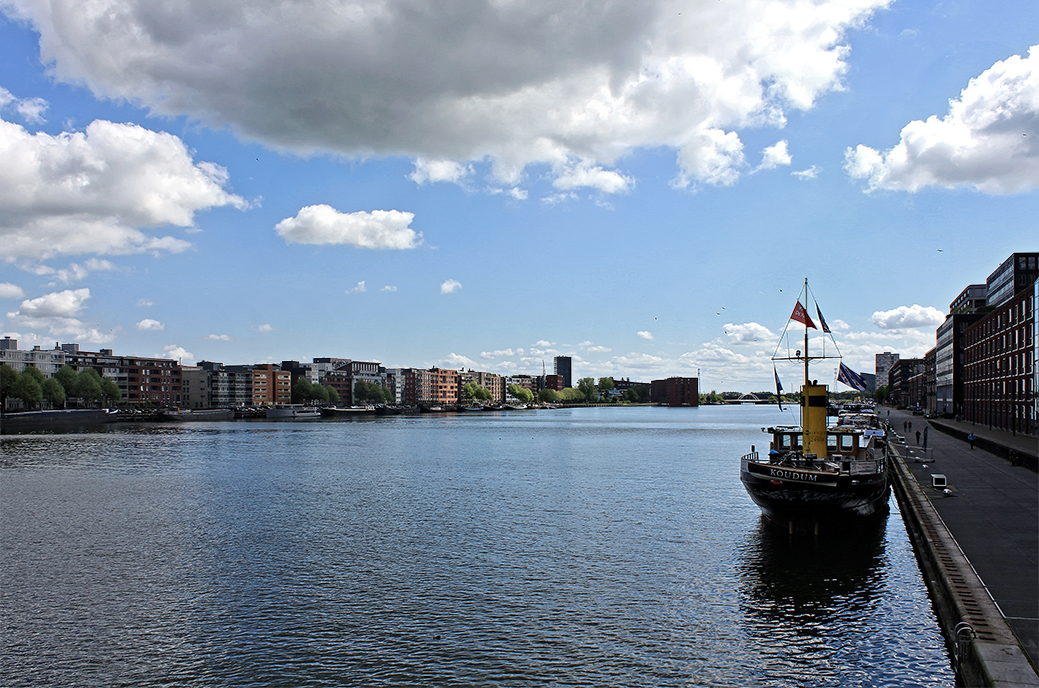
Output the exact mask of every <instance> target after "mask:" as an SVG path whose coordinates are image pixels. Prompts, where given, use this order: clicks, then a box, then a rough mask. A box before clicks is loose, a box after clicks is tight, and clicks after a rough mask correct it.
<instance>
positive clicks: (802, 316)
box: [790, 301, 819, 330]
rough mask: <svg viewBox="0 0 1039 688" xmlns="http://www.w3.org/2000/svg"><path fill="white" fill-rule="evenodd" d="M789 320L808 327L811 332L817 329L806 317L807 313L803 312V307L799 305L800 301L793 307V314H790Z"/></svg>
mask: <svg viewBox="0 0 1039 688" xmlns="http://www.w3.org/2000/svg"><path fill="white" fill-rule="evenodd" d="M790 319H791V320H796V321H797V322H799V323H803V324H804V325H805V327H810V328H812V329H813V330H818V329H819V328H818V327H816V326H815V323H814V322H812V319H811V318H810V317H809V316H808V311H806V310H805V307H804V306H802V305H801V302H800V301H798V302H797V305H796V306H794V312H793V313H791V314H790Z"/></svg>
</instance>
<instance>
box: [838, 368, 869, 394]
mask: <svg viewBox="0 0 1039 688" xmlns="http://www.w3.org/2000/svg"><path fill="white" fill-rule="evenodd" d="M837 381H838V382H843V383H844V384H846V385H848V386H849V387H852V388H854V389H857V390H859V391H860V392H865V391H867V390H868V389H869V387H868V386H867V385H866V381H865V380H863V379H862V376H861V375H859V374H858V373H856V372H855V371H854V370H852V369H851V368H849V367H848V366H846V365H844V363H841V369H840V373H838V374H837Z"/></svg>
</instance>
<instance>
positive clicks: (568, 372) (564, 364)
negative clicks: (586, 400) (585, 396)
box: [552, 356, 574, 388]
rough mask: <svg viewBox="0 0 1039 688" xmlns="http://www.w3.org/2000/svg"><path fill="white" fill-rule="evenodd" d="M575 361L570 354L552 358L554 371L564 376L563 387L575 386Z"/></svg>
mask: <svg viewBox="0 0 1039 688" xmlns="http://www.w3.org/2000/svg"><path fill="white" fill-rule="evenodd" d="M573 361H574V359H573V358H571V357H570V356H556V357H555V358H554V359H553V360H552V366H553V372H554V373H555V374H556V375H559V376H560V377H562V378H563V387H564V388H565V387H573V386H574V375H573Z"/></svg>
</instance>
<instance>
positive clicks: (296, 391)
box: [292, 377, 314, 404]
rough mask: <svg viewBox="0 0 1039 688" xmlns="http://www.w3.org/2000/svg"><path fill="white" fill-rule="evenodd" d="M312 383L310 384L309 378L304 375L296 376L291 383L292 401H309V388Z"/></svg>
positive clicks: (310, 393) (310, 397) (310, 390)
mask: <svg viewBox="0 0 1039 688" xmlns="http://www.w3.org/2000/svg"><path fill="white" fill-rule="evenodd" d="M313 386H314V385H312V384H310V380H308V379H307V378H305V377H298V378H296V381H295V382H294V383H292V403H293V404H302V403H303V402H305V401H310V400H311V399H312V398H313V397H312V396H311V395H312V394H313V390H312V389H311V388H312V387H313Z"/></svg>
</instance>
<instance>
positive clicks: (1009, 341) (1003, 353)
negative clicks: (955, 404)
mask: <svg viewBox="0 0 1039 688" xmlns="http://www.w3.org/2000/svg"><path fill="white" fill-rule="evenodd" d="M1031 255H1033V254H1014V256H1012V258H1014V257H1015V256H1016V257H1017V258H1018V260H1020V258H1021V257H1025V258H1028V257H1029V256H1031ZM1015 262H1016V261H1015ZM1022 262H1023V263H1024V265H1025V266H1026V267H1027V265H1028V262H1027V261H1022ZM1005 265H1006V264H1005V263H1004V266H1005ZM1001 279H1002V280H1003V281H1002V282H1001V284H1003V285H1005V284H1008V283H1010V280H1008V279H1007V278H1006V274H1005V273H1004V274H1003V275H1002V276H1001ZM1037 285H1039V281H1036V280H1034V279H1033V281H1032V284H1031V285H1029V286H1028V287H1025V288H1023V289H1021V290H1020V291H1018V292H1017V293H1016V294H1013V295H1011V297H1010V298H1008V299H1007V298H1004V299H1003V300H1002V302H1001V303H1000V304H998V305H996V306H995V308H994V309H993V310H992V311H991V312H990V313H987V314H986V315H985V316H984V317H982V318H981V319H980V320H978V321H977V322H976V323H973V324H972V325H971V326H970V327H968V328H966V330H965V331H964V339H965V346H964V352H965V365H964V387H965V389H964V405H963V419H964V420H968V421H971V422H973V423H979V424H984V425H987V426H989V427H991V428H998V429H1000V430H1009V431H1011V432H1013V433H1015V434H1016V433H1021V434H1025V435H1036V434H1037V427H1036V421H1037V412H1036V391H1037V387H1036V370H1035V368H1036V348H1037V341H1036V340H1037V335H1036V297H1037V290H1039V286H1037ZM990 293H991V292H990ZM1003 293H1005V292H1003ZM1001 298H1002V297H1001Z"/></svg>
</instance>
